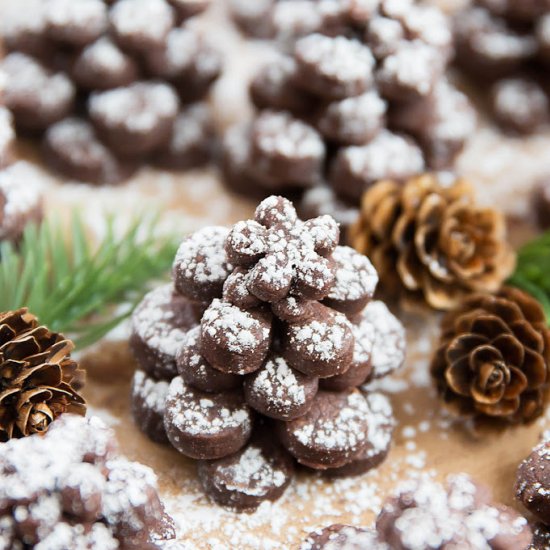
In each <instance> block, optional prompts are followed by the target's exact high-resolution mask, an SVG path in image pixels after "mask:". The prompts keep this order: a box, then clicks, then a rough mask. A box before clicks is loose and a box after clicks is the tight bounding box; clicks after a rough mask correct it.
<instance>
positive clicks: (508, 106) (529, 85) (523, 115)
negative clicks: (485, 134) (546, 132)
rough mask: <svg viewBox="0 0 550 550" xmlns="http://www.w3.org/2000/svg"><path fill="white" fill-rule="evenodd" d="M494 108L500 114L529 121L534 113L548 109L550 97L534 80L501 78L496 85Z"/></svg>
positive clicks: (512, 118)
mask: <svg viewBox="0 0 550 550" xmlns="http://www.w3.org/2000/svg"><path fill="white" fill-rule="evenodd" d="M493 93H494V109H495V111H496V113H498V114H499V115H500V116H503V117H506V118H509V119H511V120H518V121H522V122H526V123H529V122H531V121H533V116H534V114H538V113H541V112H545V111H547V110H548V106H549V103H548V97H547V96H546V94H545V93H544V90H543V89H542V88H541V87H540V86H539V85H538V84H537V83H536V82H534V81H531V80H525V79H522V78H506V79H503V80H499V81H498V82H497V84H496V85H495V87H494V91H493Z"/></svg>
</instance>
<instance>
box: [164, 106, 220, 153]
mask: <svg viewBox="0 0 550 550" xmlns="http://www.w3.org/2000/svg"><path fill="white" fill-rule="evenodd" d="M211 127H212V117H211V115H210V109H209V108H208V106H207V105H205V104H203V103H197V104H194V105H191V106H189V107H187V108H186V109H184V110H183V111H181V112H180V114H179V115H178V117H177V118H176V121H175V122H174V128H173V130H172V139H171V140H170V143H169V147H170V151H171V152H172V153H174V154H178V153H184V152H187V151H189V150H190V149H191V148H192V147H195V146H197V145H201V144H202V143H204V142H205V140H206V139H208V137H209V134H210V129H211Z"/></svg>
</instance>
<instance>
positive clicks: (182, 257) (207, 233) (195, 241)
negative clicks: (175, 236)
mask: <svg viewBox="0 0 550 550" xmlns="http://www.w3.org/2000/svg"><path fill="white" fill-rule="evenodd" d="M228 234H229V229H227V228H226V227H219V226H210V227H205V228H204V229H200V230H199V231H196V232H195V233H193V234H192V235H191V236H190V237H188V238H187V239H185V240H184V241H183V242H182V243H181V245H180V247H179V248H178V251H177V253H176V258H175V260H174V270H177V271H181V272H182V275H183V277H184V278H185V279H190V280H193V281H196V282H198V283H208V282H217V281H224V280H225V279H226V278H227V277H228V275H229V274H230V273H231V271H232V269H233V268H232V266H231V265H230V264H229V263H228V262H227V257H226V254H225V239H226V238H227V235H228Z"/></svg>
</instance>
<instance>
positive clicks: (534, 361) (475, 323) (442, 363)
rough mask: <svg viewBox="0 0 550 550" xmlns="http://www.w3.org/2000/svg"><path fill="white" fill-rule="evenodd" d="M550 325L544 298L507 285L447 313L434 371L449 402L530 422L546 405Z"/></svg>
mask: <svg viewBox="0 0 550 550" xmlns="http://www.w3.org/2000/svg"><path fill="white" fill-rule="evenodd" d="M549 371H550V330H549V329H548V326H547V323H546V318H545V315H544V312H543V310H542V307H541V306H540V304H539V303H538V302H537V301H536V300H535V299H534V298H533V297H531V296H529V295H528V294H526V293H525V292H523V291H521V290H518V289H514V288H510V287H504V288H503V289H502V290H500V292H498V293H497V294H495V295H487V294H485V295H476V296H472V297H470V298H468V299H467V300H465V301H464V302H463V304H462V305H461V307H460V308H459V309H457V310H456V311H453V312H451V313H448V314H447V316H446V317H445V318H444V319H443V323H442V334H441V342H440V345H439V348H438V350H437V352H436V354H435V356H434V359H433V362H432V365H431V372H432V376H433V377H434V381H435V383H436V385H437V388H438V390H439V393H440V394H441V396H442V398H443V400H444V401H445V403H447V404H448V405H449V406H450V407H451V408H452V409H453V410H454V411H455V412H457V413H458V414H460V415H469V416H478V417H480V416H488V417H492V418H497V419H502V420H506V421H510V422H528V421H530V420H533V419H534V418H536V417H537V416H538V415H540V414H541V413H542V411H543V409H544V406H545V403H546V399H547V390H548V383H549Z"/></svg>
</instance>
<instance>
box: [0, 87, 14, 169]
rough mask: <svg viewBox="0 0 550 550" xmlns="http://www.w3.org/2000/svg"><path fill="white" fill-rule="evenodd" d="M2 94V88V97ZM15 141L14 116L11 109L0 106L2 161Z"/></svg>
mask: <svg viewBox="0 0 550 550" xmlns="http://www.w3.org/2000/svg"><path fill="white" fill-rule="evenodd" d="M1 93H2V90H1V87H0V95H1ZM14 140H15V130H14V129H13V116H12V114H11V112H10V111H9V109H6V107H4V106H2V105H0V159H2V158H3V157H4V155H5V154H6V153H7V152H8V149H9V147H10V146H11V145H12V144H13V141H14Z"/></svg>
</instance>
